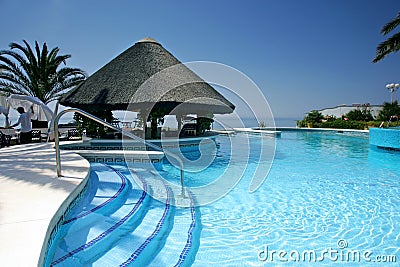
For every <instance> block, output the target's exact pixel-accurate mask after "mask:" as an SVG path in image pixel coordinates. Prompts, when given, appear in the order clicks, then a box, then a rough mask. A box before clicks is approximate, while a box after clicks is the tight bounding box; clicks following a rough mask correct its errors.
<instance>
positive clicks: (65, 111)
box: [53, 108, 185, 197]
mask: <svg viewBox="0 0 400 267" xmlns="http://www.w3.org/2000/svg"><path fill="white" fill-rule="evenodd" d="M69 112H75V113H79V114H81V115H83V116H85V117H87V118H89V119H91V120H93V121H95V122H98V123H100V124H103V125H104V126H106V127H108V128H111V129H113V130H115V131H117V132H119V133H121V134H122V135H124V136H127V137H130V138H132V139H134V140H136V141H139V142H143V143H144V144H146V145H147V146H149V147H151V148H153V149H155V150H157V151H161V152H163V153H164V154H166V155H168V156H171V157H173V158H174V159H176V160H177V161H178V162H179V168H180V175H181V177H180V183H181V194H182V197H185V189H184V171H183V170H184V169H183V161H182V159H181V158H180V157H179V156H178V155H175V154H174V153H172V152H170V151H168V150H163V149H162V148H161V147H159V146H157V145H155V144H153V143H150V142H148V141H146V140H145V139H143V138H140V137H139V136H136V135H134V134H132V133H130V132H127V131H124V130H122V129H120V128H118V127H115V126H114V125H112V124H110V123H108V122H106V121H104V120H102V119H100V118H98V117H96V116H94V115H92V114H90V113H88V112H86V111H83V110H81V109H77V108H70V109H66V110H63V111H61V112H60V113H58V114H57V116H56V117H55V119H54V125H53V127H54V143H55V149H56V167H57V177H61V176H62V174H61V159H60V138H59V136H58V123H59V121H60V118H61V116H63V115H64V114H66V113H69Z"/></svg>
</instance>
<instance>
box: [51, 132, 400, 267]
mask: <svg viewBox="0 0 400 267" xmlns="http://www.w3.org/2000/svg"><path fill="white" fill-rule="evenodd" d="M233 138H235V139H234V140H235V142H237V143H239V144H242V147H237V146H235V149H239V150H241V149H243V151H245V150H246V147H247V146H248V145H247V144H246V142H247V141H246V140H249V145H250V156H249V158H247V156H245V154H244V155H243V157H242V158H240V159H237V158H231V157H230V155H231V154H232V153H231V147H232V145H231V143H232V139H230V138H229V137H218V138H217V142H218V143H219V146H218V148H217V150H216V151H215V152H214V156H215V158H214V161H213V163H212V165H211V166H209V167H208V168H206V169H205V170H202V171H196V170H192V171H191V172H190V171H189V172H186V173H185V175H186V176H185V183H186V186H187V187H189V188H191V187H192V188H194V187H199V186H205V185H207V184H211V183H213V181H214V180H215V179H216V177H219V176H220V175H221V174H222V173H224V172H225V171H226V169H227V168H232V169H234V170H237V171H238V172H240V171H242V172H244V176H243V177H242V178H241V180H240V181H239V182H238V183H237V184H236V186H235V187H234V188H233V189H232V190H231V191H229V193H227V194H226V195H224V196H223V197H222V198H220V199H218V200H217V201H215V202H213V203H211V204H208V205H205V206H200V207H197V208H195V207H192V208H179V207H174V203H173V201H176V200H175V197H174V196H173V195H174V194H175V192H172V191H170V190H168V189H165V188H164V187H163V186H161V185H159V186H157V185H154V183H155V182H154V181H153V182H152V181H151V180H156V181H158V180H157V179H156V178H154V177H156V176H157V175H158V174H157V173H154V171H152V172H149V171H148V170H135V171H133V172H129V171H128V170H127V169H126V168H125V167H124V166H113V167H107V166H97V165H93V166H92V168H93V169H94V170H96V172H95V173H93V177H94V179H92V181H91V183H90V185H89V187H90V188H89V189H88V192H89V193H88V194H87V195H88V196H91V197H89V198H86V200H83V201H81V202H80V203H78V204H77V205H76V206H75V208H74V209H73V210H72V212H71V213H70V214H68V215H67V216H66V219H68V218H75V217H77V216H78V217H79V216H80V215H82V216H81V217H79V218H78V219H77V220H75V221H74V222H72V223H71V225H70V226H67V227H64V228H62V229H61V230H60V232H59V234H58V239H56V240H55V242H54V245H53V246H52V248H51V249H50V250H49V251H50V253H49V255H53V258H52V261H53V262H54V261H55V260H57V259H60V258H61V257H62V256H63V255H68V253H71V251H72V252H73V254H74V255H73V256H71V257H68V260H65V261H62V262H60V263H59V264H57V266H71V265H69V264H70V263H71V262H73V263H74V265H75V266H77V265H87V266H119V264H122V263H123V262H125V261H126V260H127V259H128V258H129V257H130V256H131V254H132V251H137V250H138V249H137V248H138V247H141V246H140V244H148V245H147V247H145V248H143V250H140V251H143V253H142V254H141V255H143V256H142V258H140V256H139V259H138V260H137V261H136V262H131V263H132V264H133V265H132V266H148V265H150V266H175V264H176V266H180V265H181V264H182V265H183V266H185V265H186V266H189V265H192V266H280V265H282V264H285V263H286V264H287V265H293V264H295V265H296V266H297V265H300V266H309V265H310V264H315V265H316V264H318V265H321V264H323V265H324V266H343V265H345V266H365V265H366V264H370V266H375V265H374V264H376V263H377V262H379V261H380V262H385V261H386V265H389V266H396V263H388V262H393V261H395V260H397V264H398V262H399V261H400V168H399V167H400V165H399V162H400V153H398V152H389V151H385V150H380V149H376V148H374V147H370V145H369V142H368V136H367V135H364V134H346V133H343V134H338V133H335V132H332V133H326V132H325V133H320V132H306V131H284V132H282V136H281V137H280V138H276V139H274V138H271V137H260V136H248V135H245V134H243V135H242V134H238V135H237V136H234V137H233ZM248 138H249V139H248ZM261 141H263V142H265V143H267V146H266V149H271V148H272V147H273V145H272V144H274V143H275V141H276V151H275V157H274V160H273V162H272V165H271V170H270V171H269V173H268V176H267V178H266V180H265V181H264V183H263V184H262V185H261V187H260V188H259V189H258V190H257V191H256V192H254V193H249V184H250V182H251V180H252V175H253V174H254V172H255V168H256V167H258V166H261V167H262V166H265V168H266V169H268V168H269V166H270V164H271V162H270V160H269V159H263V158H262V159H259V156H258V155H259V152H260V151H259V149H261V146H259V143H260V142H261ZM264 148H265V147H263V149H264ZM186 156H187V157H188V158H189V159H191V160H195V159H196V158H197V157H199V155H198V154H196V153H195V152H194V153H189V154H187V155H186ZM228 166H229V167H228ZM115 171H117V172H115ZM119 174H121V175H119ZM161 175H162V176H163V177H164V178H165V179H166V180H168V181H171V182H174V183H178V182H177V177H179V170H178V169H176V168H175V167H173V166H171V165H170V164H168V163H165V164H164V167H163V170H162V171H161ZM133 178H135V179H133ZM138 178H140V179H142V180H144V181H145V183H146V184H148V186H149V187H152V188H153V189H152V190H154V191H157V192H158V194H159V196H161V197H163V198H164V199H162V200H161V201H157V200H155V199H153V198H151V197H150V196H149V195H146V196H145V197H143V195H142V194H143V191H141V187H143V184H142V185H140V183H142V182H139V185H137V184H136V183H137V181H138ZM140 179H139V180H140ZM97 180H99V181H105V182H102V183H97V182H96V181H97ZM142 180H141V181H142ZM124 181H125V182H124ZM154 188H156V189H154ZM168 192H169V193H168ZM115 195H123V197H122V198H121V199H119V198H118V197H115V198H113V196H115ZM193 197H194V200H193V201H195V199H196V197H199V196H196V195H194V196H193ZM108 199H111V200H110V201H109V202H107V201H108ZM187 201H190V200H187ZM105 202H107V203H106V204H103V203H105ZM117 202H121V203H124V204H123V205H122V207H123V208H122V209H126V211H122V210H121V208H117V207H119V206H118V205H117ZM139 204H140V207H139ZM99 206H100V208H96V207H99ZM107 206H110V207H111V210H108V209H107ZM136 206H137V210H134V211H133V212H132V210H133V209H134V208H135V207H136ZM93 209H95V210H94V211H93V212H92V213H91V214H90V215H89V213H88V212H90V211H91V210H93ZM114 210H117V212H115V211H114ZM118 212H119V213H121V215H118V214H119V213H118ZM126 214H131V216H130V217H129V218H127V219H125V220H123V219H124V218H125V217H126V216H127V215H126ZM96 217H97V218H96ZM96 219H100V220H101V223H100V224H99V225H98V224H95V223H94V222H95V221H96ZM121 220H123V222H122V223H120V224H118V223H119V222H120V221H121ZM125 222H126V224H125ZM84 225H88V226H87V227H86V228H85V229H84V230H80V231H81V232H80V234H79V235H76V236H80V238H79V239H77V238H73V236H74V233H76V231H78V230H74V228H76V229H78V228H79V227H83V226H84ZM115 225H118V226H117V227H116V226H115ZM112 227H114V228H113V229H112V230H111V231H108V232H107V230H108V229H110V228H112ZM138 229H140V231H139V230H138ZM105 232H106V233H107V234H106V235H104V233H105ZM154 233H155V234H156V235H154ZM99 236H101V238H100V239H104V240H109V242H105V244H104V243H103V244H100V242H99V243H96V242H97V241H96V242H94V241H93V240H97V239H96V238H97V237H99ZM150 237H152V238H150ZM149 238H150V239H149ZM149 240H150V241H149ZM147 241H148V242H147ZM146 242H147V243H146ZM94 243H95V244H94ZM82 244H83V246H85V244H86V247H83V248H82V249H81V250H79V247H80V246H82ZM87 244H89V245H87ZM92 244H93V245H92ZM107 244H108V245H107ZM92 248H93V249H92ZM146 249H147V250H146ZM103 250H104V251H115V253H114V254H111V253H107V255H108V254H109V255H110V256H100V255H97V254H96V252H99V251H103ZM74 251H75V252H74ZM81 252H85V253H81ZM91 253H92V254H91ZM80 254H83V255H80ZM54 255H55V256H54ZM85 255H86V256H85ZM87 255H89V256H87ZM116 255H117V256H116ZM49 257H50V256H49ZM80 257H82V258H80ZM85 257H86V259H85V260H83V258H85ZM179 257H181V258H183V260H181V261H179V260H178V259H179ZM153 258H154V261H152V262H151V261H150V260H149V259H153ZM69 260H72V261H70V262H69ZM91 260H92V261H93V262H94V263H92V262H91ZM146 261H147V262H146ZM371 262H372V263H371ZM105 263H107V264H105ZM104 264H105V265H104Z"/></svg>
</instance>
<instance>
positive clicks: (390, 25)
mask: <svg viewBox="0 0 400 267" xmlns="http://www.w3.org/2000/svg"><path fill="white" fill-rule="evenodd" d="M399 25H400V12H399V13H398V14H397V17H395V18H394V19H392V20H391V21H389V22H388V23H386V24H385V25H384V26H383V27H382V29H381V33H382V34H383V35H387V34H389V33H390V32H391V31H393V30H394V29H395V28H396V27H397V26H399Z"/></svg>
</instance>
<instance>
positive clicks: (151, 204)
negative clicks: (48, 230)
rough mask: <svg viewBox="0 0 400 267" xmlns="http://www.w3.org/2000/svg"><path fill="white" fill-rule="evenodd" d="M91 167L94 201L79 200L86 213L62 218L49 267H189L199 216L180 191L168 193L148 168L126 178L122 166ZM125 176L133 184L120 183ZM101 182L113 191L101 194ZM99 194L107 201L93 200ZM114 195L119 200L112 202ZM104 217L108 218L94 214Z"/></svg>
mask: <svg viewBox="0 0 400 267" xmlns="http://www.w3.org/2000/svg"><path fill="white" fill-rule="evenodd" d="M92 165H93V164H92ZM92 168H93V169H94V170H95V172H96V174H97V177H98V179H99V181H100V183H99V185H100V186H99V188H98V189H97V191H96V194H95V196H98V197H97V198H96V197H95V196H93V197H92V198H91V200H90V201H85V202H86V204H89V207H90V208H87V209H86V210H83V209H81V210H78V212H76V213H75V214H71V215H70V216H69V217H68V218H66V219H67V220H66V222H68V220H70V222H68V224H67V225H68V227H67V229H68V230H67V235H66V236H65V237H64V239H63V240H62V242H61V243H60V244H59V246H58V248H57V250H56V253H55V255H54V257H53V261H52V265H53V266H128V265H129V266H167V265H168V266H169V265H171V266H172V265H174V266H190V265H191V264H192V263H193V261H194V258H195V255H196V253H197V248H198V246H199V236H200V229H201V227H200V225H199V222H198V221H197V218H198V217H199V211H198V209H197V208H195V207H194V206H193V203H194V200H193V197H192V195H191V194H190V192H189V191H186V192H185V197H182V196H181V191H180V190H178V189H175V190H177V192H174V190H173V189H171V188H169V187H168V186H167V184H166V183H165V182H164V181H163V180H162V179H161V178H160V177H159V176H158V175H157V173H156V172H153V171H151V170H148V169H135V170H132V171H131V173H129V170H128V169H127V168H126V167H123V166H115V165H114V166H113V167H111V166H109V167H107V168H108V169H104V168H105V167H104V166H103V167H102V168H100V169H97V168H94V167H92ZM103 170H104V171H105V172H104V173H108V174H107V178H104V177H103V175H102V171H103ZM110 170H112V171H113V173H111V174H110ZM125 173H126V174H129V175H131V176H132V177H134V180H132V181H129V180H128V179H126V181H124V179H123V176H124V175H123V174H125ZM104 181H106V183H105V184H112V185H113V186H112V188H113V190H106V188H105V186H104V183H103V182H104ZM124 183H125V186H124ZM136 183H138V184H141V186H140V187H142V188H143V189H144V191H143V190H140V189H139V185H138V184H136ZM107 187H108V186H107ZM146 191H147V192H149V194H146ZM104 192H107V197H108V198H104V199H103V200H99V199H100V197H99V196H100V193H104ZM92 194H93V193H92ZM116 194H119V197H120V198H122V199H124V201H119V202H117V200H116V198H112V196H114V195H116ZM150 195H151V196H153V197H154V198H153V197H151V196H150ZM110 196H111V197H110ZM156 199H159V200H160V201H159V200H156ZM175 202H176V203H178V202H179V204H180V205H178V206H182V205H183V204H182V202H186V203H185V204H184V205H183V206H189V208H180V207H175V205H174V204H176V203H175ZM78 205H82V206H83V205H84V204H78ZM116 205H119V206H118V208H116V207H115V206H116ZM99 206H100V208H99ZM104 212H109V215H107V216H104V215H99V214H104ZM74 216H75V217H77V219H74Z"/></svg>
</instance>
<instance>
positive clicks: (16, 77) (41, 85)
mask: <svg viewBox="0 0 400 267" xmlns="http://www.w3.org/2000/svg"><path fill="white" fill-rule="evenodd" d="M23 42H24V44H25V47H24V46H21V45H19V44H17V43H11V44H10V45H9V47H10V50H1V51H0V92H4V93H6V94H22V95H29V96H36V97H37V98H39V99H40V100H41V101H43V102H44V103H45V104H47V103H49V102H51V101H53V100H57V99H59V98H60V97H61V96H62V95H63V94H64V93H66V92H67V91H68V90H70V89H72V88H73V87H74V86H76V85H78V84H80V83H81V82H82V81H84V80H85V79H86V73H85V72H84V71H82V70H81V69H78V68H70V67H60V65H61V64H62V63H64V64H66V60H67V59H68V58H70V57H71V55H58V52H59V50H60V49H59V48H58V47H56V48H53V49H52V50H51V51H50V52H49V50H48V49H47V45H46V43H44V44H43V47H42V50H41V51H40V47H39V44H38V42H37V41H35V51H33V50H32V49H31V47H30V46H29V44H28V43H27V42H26V41H25V40H23ZM14 49H16V50H18V51H19V52H22V53H17V52H16V51H14Z"/></svg>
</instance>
